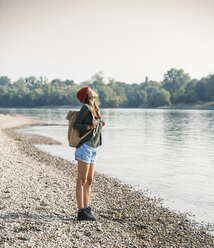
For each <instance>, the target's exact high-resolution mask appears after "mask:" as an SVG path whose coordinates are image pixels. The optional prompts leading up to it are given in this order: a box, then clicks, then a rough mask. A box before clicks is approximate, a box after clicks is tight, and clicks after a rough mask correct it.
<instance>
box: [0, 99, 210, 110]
mask: <svg viewBox="0 0 214 248" xmlns="http://www.w3.org/2000/svg"><path fill="white" fill-rule="evenodd" d="M0 108H18V109H19V108H26V107H0ZM31 108H44V109H46V108H68V109H69V108H74V109H79V108H81V105H80V106H71V105H62V106H55V105H48V106H36V107H31ZM102 108H103V109H108V108H110V107H101V109H102ZM118 108H119V109H122V107H118ZM124 108H128V107H124ZM132 108H133V109H137V108H138V109H196V110H197V109H198V110H214V101H211V102H197V103H194V104H185V103H179V104H171V105H164V106H160V107H147V106H141V107H135V108H134V107H131V108H130V109H132ZM115 109H117V108H115Z"/></svg>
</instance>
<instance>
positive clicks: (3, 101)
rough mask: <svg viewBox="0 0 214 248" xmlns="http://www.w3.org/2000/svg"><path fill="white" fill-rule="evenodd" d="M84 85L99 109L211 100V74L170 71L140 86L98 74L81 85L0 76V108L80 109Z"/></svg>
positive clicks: (213, 91) (213, 97)
mask: <svg viewBox="0 0 214 248" xmlns="http://www.w3.org/2000/svg"><path fill="white" fill-rule="evenodd" d="M84 86H90V87H91V88H92V89H94V90H95V91H96V92H97V93H98V96H99V97H98V99H97V101H98V104H99V105H100V107H102V108H117V107H121V108H129V107H130V108H138V107H159V106H164V105H171V104H178V103H186V104H192V103H196V102H198V101H214V74H209V75H208V76H206V77H203V78H201V79H200V80H198V79H191V77H190V76H189V74H187V73H185V72H184V70H183V69H175V68H172V69H170V70H168V71H167V72H166V73H165V74H164V79H163V81H161V82H157V81H153V80H149V79H148V77H146V78H145V80H144V82H142V83H140V84H136V83H132V84H129V83H124V82H119V81H115V80H114V79H112V78H109V79H108V82H107V83H106V82H105V81H104V76H103V72H101V71H100V72H98V73H96V74H95V75H94V76H93V77H92V79H91V80H89V81H84V82H81V83H80V84H76V83H75V82H74V81H73V80H64V81H62V80H60V79H54V80H52V81H50V82H49V81H48V79H47V78H45V77H34V76H30V77H26V78H19V79H18V80H17V81H14V82H11V80H10V78H8V77H7V76H1V77H0V107H39V106H64V105H70V106H79V105H80V103H79V102H78V100H77V99H76V93H77V91H78V90H79V89H80V88H82V87H84Z"/></svg>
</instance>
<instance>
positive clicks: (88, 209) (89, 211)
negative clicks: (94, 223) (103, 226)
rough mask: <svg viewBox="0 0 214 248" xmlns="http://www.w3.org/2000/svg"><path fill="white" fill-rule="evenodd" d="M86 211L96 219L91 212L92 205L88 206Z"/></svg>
mask: <svg viewBox="0 0 214 248" xmlns="http://www.w3.org/2000/svg"><path fill="white" fill-rule="evenodd" d="M86 212H87V213H88V214H89V215H90V216H91V217H92V218H93V220H96V218H95V217H94V215H93V214H92V213H91V207H90V206H89V207H87V208H86Z"/></svg>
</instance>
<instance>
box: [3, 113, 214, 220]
mask: <svg viewBox="0 0 214 248" xmlns="http://www.w3.org/2000/svg"><path fill="white" fill-rule="evenodd" d="M68 111H69V109H68V108H29V109H27V108H17V109H16V108H0V113H10V114H22V115H27V116H31V117H33V118H34V119H35V120H37V121H40V122H43V123H44V125H41V126H33V127H28V128H26V129H24V130H22V132H27V133H34V134H41V135H44V136H49V137H52V138H54V139H56V140H59V141H60V142H61V143H62V145H61V146H56V145H52V146H47V145H41V146H38V147H39V148H40V149H42V150H44V151H46V152H49V153H51V154H53V155H57V156H60V157H62V158H65V159H68V160H70V161H73V160H74V151H75V149H74V148H71V147H69V146H68V141H67V126H66V125H65V124H67V120H66V119H65V117H66V114H67V112H68ZM101 114H102V117H103V119H104V120H105V122H106V126H105V127H104V128H103V131H102V133H103V144H102V146H101V147H99V153H98V160H97V164H96V167H95V169H96V171H98V172H101V173H104V174H106V175H108V176H111V177H116V178H118V179H120V180H121V181H122V182H124V183H128V184H131V185H133V186H134V187H136V189H142V190H145V192H146V193H147V194H148V195H150V196H156V197H161V198H163V204H164V206H167V207H169V208H171V209H173V210H175V211H181V212H188V213H192V215H191V216H190V218H192V219H195V220H196V221H200V222H205V223H207V222H209V223H212V224H213V223H214V190H213V189H214V111H213V110H190V109H188V110H169V109H101Z"/></svg>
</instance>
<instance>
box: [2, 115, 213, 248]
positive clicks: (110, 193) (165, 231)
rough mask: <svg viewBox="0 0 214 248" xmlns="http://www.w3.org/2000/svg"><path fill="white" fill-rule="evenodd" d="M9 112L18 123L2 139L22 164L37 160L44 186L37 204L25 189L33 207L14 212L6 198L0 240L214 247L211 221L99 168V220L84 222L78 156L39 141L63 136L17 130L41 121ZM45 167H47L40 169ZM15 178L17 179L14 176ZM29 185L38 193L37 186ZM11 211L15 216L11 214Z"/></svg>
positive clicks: (95, 203) (94, 202) (95, 195)
mask: <svg viewBox="0 0 214 248" xmlns="http://www.w3.org/2000/svg"><path fill="white" fill-rule="evenodd" d="M5 116H6V117H7V119H8V120H10V121H13V122H15V123H14V126H12V127H10V128H7V129H5V128H1V129H0V132H2V134H5V137H3V139H2V140H0V141H1V142H2V144H3V145H4V139H8V142H11V143H13V145H14V147H12V148H13V149H14V148H16V149H17V151H18V152H19V154H18V155H19V156H18V157H19V160H18V163H17V164H15V165H16V166H20V168H22V167H23V166H24V165H25V164H24V162H23V161H25V160H27V161H28V160H29V161H31V163H32V164H30V165H29V164H28V163H26V164H28V167H29V168H28V169H29V170H30V171H31V173H32V172H33V173H32V177H33V178H34V177H35V178H34V179H33V180H34V183H35V189H34V191H35V190H36V189H37V188H40V187H41V185H43V186H44V187H43V188H42V190H40V193H38V192H37V198H40V199H38V200H37V201H36V203H35V202H34V204H36V205H32V203H31V202H30V201H32V199H31V198H30V197H27V196H26V193H25V192H26V191H24V192H22V198H21V200H23V198H24V199H25V198H26V204H28V205H29V206H28V207H27V208H26V209H27V211H26V209H23V208H20V209H15V210H16V211H14V212H12V213H11V208H9V207H6V204H5V208H2V207H4V204H2V202H1V203H0V213H1V218H0V229H1V231H3V232H2V234H3V235H2V234H0V244H6V243H8V244H10V245H11V244H12V245H13V244H19V245H20V244H24V245H30V247H38V246H37V245H38V244H39V247H43V245H45V247H49V245H50V247H60V242H63V243H62V244H63V246H61V247H71V245H72V247H81V246H82V245H86V246H87V247H112V246H114V247H212V246H213V245H214V236H212V235H211V234H209V233H208V229H209V225H202V224H200V223H197V222H195V221H192V220H189V219H188V218H187V216H186V214H183V213H175V212H174V211H172V210H169V209H168V208H166V207H163V206H162V205H161V201H160V199H156V198H150V197H147V196H145V195H144V193H143V191H142V190H138V191H136V190H135V189H134V188H133V187H132V186H130V185H127V184H122V183H121V182H120V181H119V180H117V179H115V178H110V177H107V176H106V175H104V174H101V173H98V172H96V170H95V173H94V181H93V183H92V188H91V197H90V203H91V204H90V205H91V206H92V210H93V213H94V215H95V216H96V218H97V221H96V222H90V221H84V222H78V221H77V220H76V214H77V206H76V199H75V180H76V172H77V171H76V166H75V165H74V164H73V163H72V162H69V161H67V160H65V159H62V158H59V157H55V156H52V155H50V154H48V153H45V152H43V151H41V150H39V149H38V148H36V147H35V146H34V145H35V144H60V142H58V141H55V140H53V139H51V138H47V137H44V136H40V135H34V134H33V135H29V134H23V133H19V132H16V130H17V129H21V128H23V127H27V126H29V125H35V124H36V122H35V121H30V119H28V118H27V117H24V116H22V117H20V116H19V117H17V116H14V115H12V116H10V115H5ZM0 118H1V120H2V119H4V116H3V115H1V114H0ZM14 118H15V119H16V118H21V119H22V122H23V123H22V125H18V126H17V124H16V120H14ZM13 149H12V150H13ZM1 156H2V154H1ZM20 156H21V157H20ZM11 159H12V158H11ZM10 162H11V161H10ZM5 166H6V168H8V170H9V171H10V170H14V167H13V166H14V163H13V162H12V164H9V165H8V163H5ZM25 166H26V165H25ZM40 167H41V169H40V170H39V171H37V168H40ZM24 168H25V169H26V167H24ZM32 169H33V170H32ZM23 171H24V169H23ZM17 173H18V172H17ZM22 176H23V178H24V177H26V178H27V179H29V178H28V177H30V176H31V175H29V174H27V175H26V173H23V174H22ZM38 179H39V180H38ZM5 180H8V178H5ZM13 180H16V179H14V178H13ZM63 180H64V181H63ZM26 181H27V182H28V180H26ZM22 182H23V180H22ZM53 182H54V184H53ZM24 185H25V184H24ZM8 186H10V184H8ZM27 186H28V185H27ZM27 186H26V187H27ZM27 189H28V190H29V191H31V190H32V193H35V192H34V191H33V189H32V188H31V187H29V188H27ZM46 190H47V191H46ZM15 191H16V188H15V189H14V192H15ZM54 191H56V192H54ZM5 192H7V189H6V190H4V194H6V195H7V197H8V194H9V193H5ZM14 192H13V193H14ZM53 195H54V197H55V198H54V200H53V199H52V198H53ZM41 196H43V197H41ZM115 196H117V197H115ZM46 198H47V199H49V200H46ZM61 198H62V199H61ZM3 199H4V198H3ZM7 199H8V198H6V200H5V201H7ZM60 199H61V200H60ZM56 200H57V203H58V204H56ZM12 203H13V204H14V202H12ZM21 204H22V201H21ZM12 207H14V206H12ZM17 211H18V214H17ZM11 215H12V216H13V218H10V216H11ZM17 215H18V216H19V217H17V218H15V217H14V216H17ZM45 216H46V218H45V221H44V217H45ZM11 224H14V225H15V226H16V229H17V226H18V230H19V232H16V231H14V230H16V229H14V227H13V228H12V230H13V231H12V233H11ZM38 230H39V231H38ZM8 233H9V235H8ZM20 233H21V234H22V236H21V237H22V239H20V238H17V237H20ZM54 233H59V234H60V235H58V236H57V237H58V239H56V237H55V238H54ZM8 236H9V238H8V239H6V238H5V237H8ZM55 236H56V235H55ZM47 237H48V238H47ZM24 239H26V240H24ZM55 239H56V240H58V241H56V240H55ZM56 242H57V243H56ZM115 242H116V243H115ZM33 245H35V246H33ZM8 247H9V246H8ZM27 247H28V246H27Z"/></svg>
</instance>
